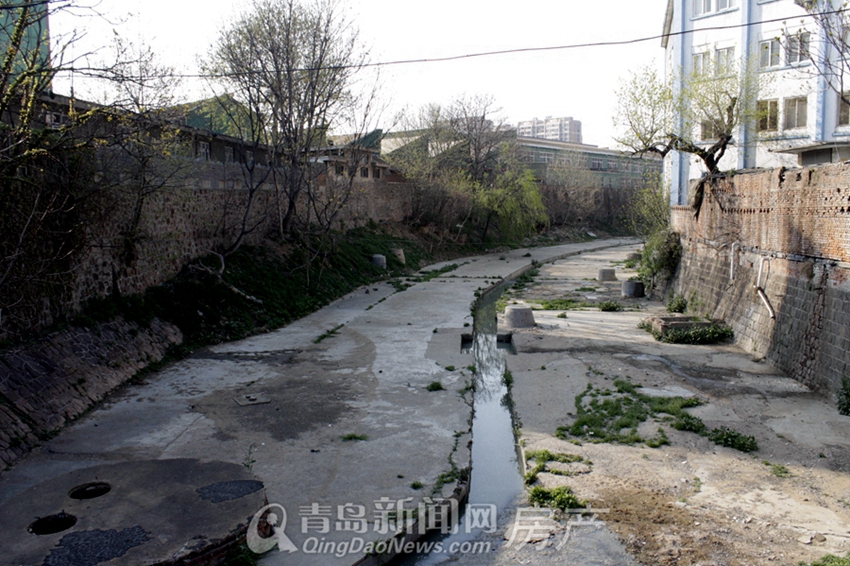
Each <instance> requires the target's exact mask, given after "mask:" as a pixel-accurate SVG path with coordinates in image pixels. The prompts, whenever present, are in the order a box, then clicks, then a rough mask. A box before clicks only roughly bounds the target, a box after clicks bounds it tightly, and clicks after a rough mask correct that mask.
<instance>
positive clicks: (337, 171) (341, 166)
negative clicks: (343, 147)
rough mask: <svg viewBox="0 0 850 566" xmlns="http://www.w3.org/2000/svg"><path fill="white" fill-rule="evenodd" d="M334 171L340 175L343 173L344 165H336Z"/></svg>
mask: <svg viewBox="0 0 850 566" xmlns="http://www.w3.org/2000/svg"><path fill="white" fill-rule="evenodd" d="M335 171H336V174H337V175H339V176H340V177H341V176H342V175H344V174H345V166H344V165H337V166H336V169H335Z"/></svg>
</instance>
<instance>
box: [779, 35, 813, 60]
mask: <svg viewBox="0 0 850 566" xmlns="http://www.w3.org/2000/svg"><path fill="white" fill-rule="evenodd" d="M810 37H811V36H810V34H808V33H803V32H800V33H798V34H796V35H792V36H791V37H789V38H788V45H786V47H785V54H786V56H787V58H788V64H789V65H794V64H798V63H805V62H806V61H808V59H809V39H810Z"/></svg>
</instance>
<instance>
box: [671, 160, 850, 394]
mask: <svg viewBox="0 0 850 566" xmlns="http://www.w3.org/2000/svg"><path fill="white" fill-rule="evenodd" d="M672 225H673V229H674V230H676V231H677V232H679V233H680V234H681V235H682V243H683V247H684V255H683V258H682V263H681V265H680V267H679V271H678V273H677V276H676V280H675V281H674V290H675V292H676V293H679V294H682V295H684V296H685V297H686V298H688V299H689V300H690V306H689V309H690V310H691V311H692V312H694V313H695V314H700V315H706V316H711V317H715V318H722V319H724V320H725V321H726V322H727V323H728V324H729V325H730V326H732V328H733V330H734V331H735V340H736V342H737V343H738V344H739V345H740V346H741V347H743V348H744V349H746V350H748V351H750V352H753V353H754V354H755V355H756V356H757V357H760V358H765V359H767V360H768V361H770V362H771V363H773V364H775V365H776V366H778V367H779V368H780V369H782V370H783V371H785V372H786V373H788V374H789V375H791V376H792V377H794V378H796V379H798V380H799V381H801V382H803V383H805V384H807V385H809V386H810V387H812V388H814V389H818V390H821V391H825V392H828V393H830V394H833V395H834V394H835V393H836V392H837V391H838V390H839V389H840V387H841V380H842V378H843V377H844V376H847V377H850V166H848V165H844V164H835V165H824V166H819V167H813V168H806V169H799V170H798V169H794V170H784V169H777V170H771V171H763V172H755V173H745V174H739V175H736V176H734V177H732V178H730V179H727V180H725V181H723V182H721V184H720V186H719V187H718V188H716V189H713V190H710V191H709V194H707V195H706V197H705V199H704V201H703V206H702V210H701V211H700V215H699V218H698V219H697V218H695V217H694V213H693V210H691V209H690V208H688V207H674V209H673V213H672ZM760 266H761V267H762V276H761V281H759V275H758V272H759V267H760ZM757 283H759V284H760V286H761V287H762V288H763V290H764V291H765V293H766V295H767V297H768V300H769V301H770V303H771V306H772V307H773V308H774V310H775V312H776V318H775V319H772V318H771V317H770V315H769V311H768V309H767V307H766V306H765V305H764V304H763V303H762V301H761V299H760V298H759V297H758V295H757V294H756V291H755V286H756V284H757Z"/></svg>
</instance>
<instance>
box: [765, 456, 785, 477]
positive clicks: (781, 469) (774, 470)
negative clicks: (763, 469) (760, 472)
mask: <svg viewBox="0 0 850 566" xmlns="http://www.w3.org/2000/svg"><path fill="white" fill-rule="evenodd" d="M762 464H764V465H765V466H767V467H769V468H770V473H771V474H773V475H774V476H776V477H778V478H788V477H791V471H790V470H789V469H788V468H787V467H785V466H784V465H782V464H771V463H770V462H768V461H767V460H763V461H762Z"/></svg>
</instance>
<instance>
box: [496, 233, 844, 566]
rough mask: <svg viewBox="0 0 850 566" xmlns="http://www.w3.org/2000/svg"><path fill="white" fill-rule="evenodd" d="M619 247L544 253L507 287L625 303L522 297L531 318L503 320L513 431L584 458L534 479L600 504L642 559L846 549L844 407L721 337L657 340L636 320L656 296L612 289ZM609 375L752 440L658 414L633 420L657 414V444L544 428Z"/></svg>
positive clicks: (716, 560) (777, 556)
mask: <svg viewBox="0 0 850 566" xmlns="http://www.w3.org/2000/svg"><path fill="white" fill-rule="evenodd" d="M630 251H634V250H632V249H623V248H618V249H616V250H611V251H605V252H596V253H593V254H587V255H582V256H579V257H577V258H570V259H569V260H565V261H562V262H558V263H556V264H552V265H546V266H544V267H542V268H541V270H540V273H539V275H538V276H537V277H536V278H535V283H534V284H533V285H531V286H529V287H527V288H526V289H525V290H522V291H516V292H514V294H513V295H512V296H510V297H509V303H513V302H516V303H519V304H522V303H526V302H533V301H534V300H539V299H553V298H564V297H569V298H575V299H577V300H579V301H586V302H587V303H590V304H594V303H598V302H600V301H603V300H616V301H619V302H620V303H622V304H623V305H624V306H625V307H626V310H625V311H622V312H600V311H599V310H598V309H596V308H584V309H580V310H566V311H541V310H536V311H534V314H535V320H536V323H537V326H536V327H535V328H533V329H527V330H520V331H515V332H514V344H515V346H516V348H517V355H516V356H510V357H509V359H508V367H509V369H510V370H511V372H512V374H513V377H514V386H513V399H514V403H515V409H516V413H517V416H518V418H519V421H520V424H521V427H520V429H521V445H522V446H523V448H524V450H525V451H530V450H539V449H544V448H545V449H548V450H550V451H551V452H557V453H565V454H576V455H578V456H581V457H583V458H584V459H585V460H589V461H591V462H592V465H590V466H585V467H584V468H583V469H580V470H574V472H576V473H573V474H572V475H555V474H552V473H546V472H544V473H541V474H540V475H539V476H538V480H537V483H536V484H535V485H544V486H547V487H554V486H558V485H569V486H571V488H572V489H573V491H574V492H575V493H576V494H577V495H578V496H579V497H580V498H583V499H587V500H589V501H591V502H592V504H593V507H594V508H597V509H607V510H608V512H607V513H602V514H601V518H602V519H603V520H604V521H605V522H606V523H607V525H608V526H609V527H610V528H611V529H612V530H613V531H614V532H615V533H616V534H617V535H618V536H619V537H620V539H621V540H622V542H623V543H624V544H625V545H626V547H627V549H628V551H629V552H630V553H632V554H633V555H634V556H635V557H636V558H637V559H638V560H639V561H640V562H642V563H644V564H648V565H656V564H677V565H679V564H681V565H697V564H699V565H703V566H706V565H729V566H733V565H750V564H797V563H798V562H799V561H806V562H810V561H813V560H816V559H818V558H820V557H822V556H823V555H825V554H827V553H830V554H834V555H837V556H844V555H845V554H846V553H847V552H848V551H850V473H848V472H850V450H848V448H850V418H848V417H845V416H841V415H839V414H838V412H837V410H836V408H835V407H834V405H831V404H830V403H828V402H827V400H826V399H824V398H823V397H821V396H819V395H817V394H815V393H813V392H812V391H810V390H809V389H807V388H806V387H805V386H803V385H801V384H800V383H798V382H796V381H793V380H792V379H790V378H788V377H785V376H784V375H782V374H781V372H779V371H778V370H776V369H775V368H773V367H771V366H770V365H769V364H768V363H765V362H763V361H759V360H754V359H752V357H751V356H749V355H748V354H747V353H746V352H744V351H742V350H740V349H739V348H737V347H736V346H734V345H733V344H731V343H726V344H721V345H714V346H684V345H669V344H663V343H660V342H657V341H655V340H654V338H653V337H652V336H651V335H650V334H648V333H646V332H645V331H643V330H640V329H639V328H638V327H637V325H638V323H639V322H640V321H641V320H642V319H644V318H646V317H647V316H649V315H651V314H661V313H665V314H666V309H665V306H664V305H663V304H662V303H661V302H659V301H649V300H647V299H623V298H621V296H620V289H621V282H622V281H623V280H625V279H627V278H628V277H629V276H630V275H634V271H633V270H629V269H626V268H625V267H624V265H623V260H624V259H625V256H626V253H627V252H630ZM600 267H615V269H616V270H617V277H618V279H619V281H615V282H610V283H599V282H598V281H596V280H595V278H596V275H597V269H598V268H600ZM591 289H593V290H591ZM561 313H564V314H565V316H566V318H563V316H561V317H559V316H558V315H561ZM503 322H504V321H503V320H501V319H500V323H503ZM616 379H626V380H629V381H630V382H631V383H633V384H635V385H639V386H641V389H640V391H641V392H643V393H644V394H647V395H654V396H666V397H675V396H682V397H692V396H693V397H697V398H698V399H699V400H700V401H702V403H703V404H702V405H700V406H697V407H694V408H691V409H688V410H687V411H688V412H689V413H690V414H691V415H693V416H697V417H699V418H700V419H702V421H703V422H704V423H705V424H706V425H707V427H708V429H709V430H711V429H713V428H717V427H721V426H726V427H729V428H732V429H734V430H736V431H738V432H740V433H742V434H745V435H752V436H753V437H755V439H756V440H757V442H758V446H759V449H758V450H757V451H755V452H751V453H744V452H740V451H737V450H734V449H732V448H725V447H720V446H717V445H715V444H714V443H712V442H711V441H709V440H708V439H707V438H706V437H704V436H700V435H698V434H696V433H693V432H681V431H678V430H675V429H673V428H672V427H671V426H670V422H669V419H668V420H666V421H665V419H664V417H663V415H656V416H655V417H654V418H653V417H650V418H649V420H647V421H645V422H644V423H643V424H641V425H640V428H639V430H638V432H639V434H640V435H641V436H642V437H644V438H648V437H652V436H653V435H656V434H657V430H658V428H659V427H661V428H662V430H663V431H664V434H665V435H666V436H667V438H668V439H669V445H666V446H661V447H659V448H650V447H648V446H647V445H646V444H644V443H636V444H634V445H622V444H611V443H598V444H595V443H592V442H588V441H587V440H586V439H585V440H583V441H578V440H577V439H575V438H572V437H569V436H567V438H566V439H564V440H561V439H558V438H556V437H555V432H556V429H557V428H558V427H559V426H569V425H571V424H572V423H573V422H574V420H575V418H576V412H577V411H576V406H575V397H576V396H577V395H579V394H581V393H582V392H583V391H585V390H586V389H587V387H588V384H590V385H592V386H593V387H594V388H595V389H596V390H597V391H598V390H604V389H606V388H608V389H614V385H613V382H614V381H615V380H616ZM571 440H572V441H573V442H571ZM782 466H784V468H782ZM550 468H553V469H554V468H556V466H550ZM786 472H787V473H786Z"/></svg>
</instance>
